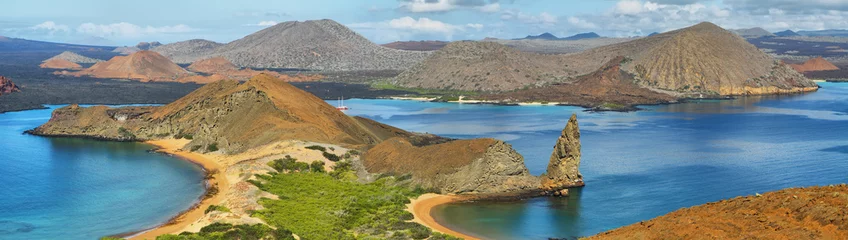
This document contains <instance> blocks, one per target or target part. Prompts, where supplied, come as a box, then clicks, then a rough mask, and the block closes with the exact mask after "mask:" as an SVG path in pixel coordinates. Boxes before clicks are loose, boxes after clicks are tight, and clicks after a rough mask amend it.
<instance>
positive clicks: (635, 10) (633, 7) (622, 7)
mask: <svg viewBox="0 0 848 240" xmlns="http://www.w3.org/2000/svg"><path fill="white" fill-rule="evenodd" d="M648 3H650V2H648ZM645 10H646V9H645V8H644V7H643V4H642V2H641V1H638V0H623V1H619V2H618V3H616V4H615V12H616V13H618V14H626V15H635V14H639V13H642V12H645Z"/></svg>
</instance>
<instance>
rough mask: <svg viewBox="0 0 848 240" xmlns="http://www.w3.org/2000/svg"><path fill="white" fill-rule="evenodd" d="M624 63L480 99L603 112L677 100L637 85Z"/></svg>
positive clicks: (611, 63)
mask: <svg viewBox="0 0 848 240" xmlns="http://www.w3.org/2000/svg"><path fill="white" fill-rule="evenodd" d="M624 62H626V59H625V58H624V57H617V58H614V59H612V60H610V61H609V62H608V63H607V64H606V65H604V66H603V67H602V68H601V69H599V70H598V71H596V72H594V73H591V74H588V75H584V76H581V77H578V78H577V80H574V81H573V82H569V83H557V84H553V85H551V86H546V87H539V88H530V89H521V90H515V91H511V92H504V93H498V94H491V95H484V96H481V97H480V98H482V99H484V100H492V101H499V102H558V103H560V104H568V105H578V106H584V107H590V108H597V109H601V110H627V109H632V106H634V105H640V104H655V103H668V102H673V101H675V100H676V97H673V96H671V95H668V94H663V93H660V92H656V91H652V90H649V89H647V88H644V87H642V86H639V85H637V84H636V83H635V82H634V78H633V75H632V74H630V73H627V72H625V71H623V70H621V64H622V63H624Z"/></svg>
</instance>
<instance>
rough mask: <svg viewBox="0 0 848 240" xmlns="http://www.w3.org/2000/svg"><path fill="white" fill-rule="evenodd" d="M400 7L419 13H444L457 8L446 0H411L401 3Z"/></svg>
mask: <svg viewBox="0 0 848 240" xmlns="http://www.w3.org/2000/svg"><path fill="white" fill-rule="evenodd" d="M401 7H402V8H405V9H406V10H407V11H410V12H415V13H420V12H445V11H450V10H453V9H455V8H456V7H457V6H456V5H453V4H451V2H450V1H448V0H437V1H435V2H430V1H428V0H412V1H409V2H407V3H402V4H401Z"/></svg>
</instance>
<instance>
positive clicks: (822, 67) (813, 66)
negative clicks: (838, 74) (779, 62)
mask: <svg viewBox="0 0 848 240" xmlns="http://www.w3.org/2000/svg"><path fill="white" fill-rule="evenodd" d="M789 66H792V68H793V69H795V71H798V72H800V73H806V72H817V71H833V70H839V67H836V65H833V63H830V62H828V61H827V60H825V59H824V58H822V57H816V58H812V59H810V60H807V61H806V62H804V63H803V64H790V65H789Z"/></svg>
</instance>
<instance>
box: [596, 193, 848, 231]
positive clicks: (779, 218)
mask: <svg viewBox="0 0 848 240" xmlns="http://www.w3.org/2000/svg"><path fill="white" fill-rule="evenodd" d="M846 205H848V186H846V185H838V186H828V187H809V188H792V189H785V190H781V191H776V192H770V193H764V194H762V195H760V194H757V195H755V196H746V197H737V198H733V199H729V200H722V201H719V202H714V203H707V204H705V205H701V206H695V207H691V208H684V209H680V210H677V211H674V212H672V213H669V214H666V215H664V216H661V217H658V218H655V219H652V220H648V221H643V222H639V223H636V224H633V225H630V226H626V227H623V228H619V229H616V230H612V231H609V232H605V233H601V234H598V235H597V236H594V237H591V238H589V239H846V238H848V208H846V207H845V206H846Z"/></svg>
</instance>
